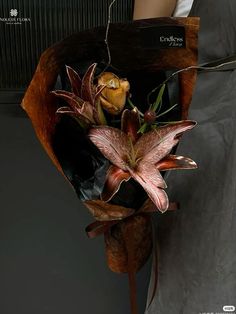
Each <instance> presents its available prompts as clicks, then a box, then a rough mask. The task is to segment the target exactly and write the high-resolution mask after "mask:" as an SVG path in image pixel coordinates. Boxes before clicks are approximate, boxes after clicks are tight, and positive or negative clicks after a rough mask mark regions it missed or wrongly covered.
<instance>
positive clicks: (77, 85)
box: [66, 65, 82, 96]
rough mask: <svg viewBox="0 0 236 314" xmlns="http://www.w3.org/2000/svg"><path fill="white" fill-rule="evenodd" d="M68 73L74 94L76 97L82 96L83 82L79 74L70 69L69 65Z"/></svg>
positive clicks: (67, 67)
mask: <svg viewBox="0 0 236 314" xmlns="http://www.w3.org/2000/svg"><path fill="white" fill-rule="evenodd" d="M66 72H67V75H68V78H69V80H70V84H71V89H72V92H73V93H74V94H75V95H76V96H80V89H81V85H82V80H81V78H80V76H79V74H78V73H77V72H76V71H75V70H74V69H72V68H71V67H69V66H68V65H67V66H66Z"/></svg>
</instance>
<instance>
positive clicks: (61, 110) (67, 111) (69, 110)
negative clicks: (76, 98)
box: [56, 106, 75, 114]
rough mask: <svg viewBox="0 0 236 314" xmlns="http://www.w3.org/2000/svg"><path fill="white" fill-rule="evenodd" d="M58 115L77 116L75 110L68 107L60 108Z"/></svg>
mask: <svg viewBox="0 0 236 314" xmlns="http://www.w3.org/2000/svg"><path fill="white" fill-rule="evenodd" d="M56 113H67V114H75V112H74V110H72V109H71V108H70V107H67V106H65V107H60V108H58V109H57V111H56Z"/></svg>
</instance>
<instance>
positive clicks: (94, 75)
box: [23, 19, 197, 314]
mask: <svg viewBox="0 0 236 314" xmlns="http://www.w3.org/2000/svg"><path fill="white" fill-rule="evenodd" d="M156 20H158V21H159V22H160V21H162V20H159V19H156ZM156 20H155V21H156ZM177 20H179V21H180V22H182V26H183V21H184V22H185V27H186V25H188V27H186V29H187V30H188V32H190V29H189V28H191V26H189V25H192V24H191V23H193V22H195V24H194V23H193V25H194V27H195V29H197V20H195V19H177ZM186 21H187V23H186ZM152 22H153V20H151V23H152ZM167 22H169V24H171V25H172V24H173V23H172V22H173V20H172V19H165V23H167ZM190 22H191V23H190ZM146 23H147V21H145V22H144V24H145V25H146ZM157 24H158V23H157ZM167 24H168V23H167ZM132 25H134V26H135V27H136V28H137V25H138V26H139V27H140V25H141V26H142V21H138V22H134V23H133V24H132ZM162 26H163V25H162ZM172 26H173V25H172ZM119 27H120V25H119V26H118V28H119ZM121 29H122V28H121ZM99 30H100V29H99ZM98 33H99V31H98ZM192 33H194V34H195V32H193V30H192ZM192 33H191V34H192ZM190 38H191V36H190ZM190 42H191V40H190ZM67 44H68V43H67ZM188 44H189V43H188ZM63 45H64V46H66V43H65V42H64V43H63ZM189 46H190V47H191V45H189ZM178 49H179V50H178ZM188 49H189V47H188ZM188 49H187V48H184V50H182V53H183V52H185V53H186V52H187V51H188ZM191 49H192V48H191ZM191 49H190V50H191ZM177 50H178V51H180V52H181V48H177ZM46 52H47V51H46ZM52 52H55V47H53V49H52V50H51V51H48V52H47V54H46V55H45V54H44V55H43V56H42V59H41V63H40V64H39V66H38V69H37V71H36V74H35V78H34V79H33V81H32V83H31V86H30V88H29V90H28V92H27V94H26V97H25V99H24V101H23V106H24V107H25V109H26V110H27V112H28V114H29V115H30V117H31V119H32V121H33V123H34V126H35V128H36V132H37V134H38V136H39V138H40V140H41V142H42V143H43V145H44V147H45V149H46V150H47V152H48V154H49V156H50V157H51V158H52V159H53V161H54V163H55V164H56V166H57V167H58V169H59V170H60V171H62V173H63V174H64V175H65V177H66V178H67V179H68V181H69V182H70V183H71V184H72V186H73V187H74V189H75V191H76V193H77V195H78V197H79V199H80V200H82V201H83V203H84V205H85V206H86V207H87V208H88V210H89V211H90V212H91V214H92V216H93V217H94V220H95V221H94V222H93V223H91V224H90V225H89V226H88V227H87V228H86V232H87V234H88V236H89V237H95V236H98V235H100V234H104V239H105V246H106V253H107V261H108V266H109V267H110V269H111V270H112V271H115V272H119V273H128V275H129V282H130V291H131V293H130V301H131V311H132V313H133V314H135V313H137V305H136V300H135V299H136V286H135V274H136V272H137V271H138V270H139V269H140V268H141V267H142V266H143V265H144V263H145V262H146V261H147V259H148V257H149V256H150V254H151V251H152V247H153V241H152V238H153V236H152V232H153V230H152V224H151V217H152V213H153V212H154V213H155V212H161V213H164V212H165V211H167V210H171V209H175V208H176V204H175V203H171V202H170V201H169V199H168V196H167V193H166V192H165V189H166V183H165V180H164V176H163V174H164V173H165V171H168V170H175V169H194V168H196V167H197V165H196V163H195V162H194V161H193V160H191V159H190V158H187V157H185V156H178V155H175V153H174V148H175V147H176V145H177V144H178V142H179V141H180V138H181V135H182V134H183V133H184V132H186V131H188V130H190V129H192V128H193V127H194V126H195V125H196V122H195V121H191V120H187V119H186V116H187V109H188V105H189V102H190V100H191V92H192V88H193V83H194V79H195V73H194V72H192V73H191V75H190V74H189V73H187V74H186V75H185V76H184V74H183V73H181V74H182V77H180V81H179V82H178V83H179V85H180V86H182V93H181V95H180V97H179V99H180V100H181V104H170V97H169V94H170V92H169V91H170V89H168V82H169V79H165V80H164V82H161V83H160V84H158V85H157V86H155V84H156V82H153V86H154V88H153V89H152V90H149V93H148V94H145V89H146V90H148V88H150V87H149V85H148V84H147V86H146V88H144V91H142V90H141V93H142V96H143V97H142V99H140V98H139V97H137V95H138V94H139V93H137V95H135V93H136V91H137V85H136V86H135V83H134V88H133V84H132V81H133V77H134V76H136V75H137V73H136V72H135V75H134V76H132V74H130V78H131V80H130V79H129V75H127V77H126V78H122V77H121V76H120V75H119V74H118V73H117V72H121V71H117V70H116V67H115V66H114V67H113V68H114V70H113V69H112V67H111V69H109V71H104V70H101V65H98V64H97V63H96V62H94V63H90V64H89V65H88V67H87V69H86V70H84V71H83V72H84V75H83V76H81V75H80V74H79V73H78V71H76V70H75V69H74V68H73V67H72V66H68V65H66V66H65V69H66V76H65V75H64V86H65V88H62V89H57V88H55V87H56V86H55V78H56V77H57V78H58V76H57V75H58V73H59V71H58V65H59V63H58V64H57V63H55V56H54V57H53V58H54V59H52V60H50V63H48V62H49V59H48V58H47V56H48V55H49V53H52ZM56 53H58V52H56ZM168 53H169V52H168ZM168 53H167V55H168ZM159 56H161V60H165V58H166V55H165V54H163V51H162V52H161V54H160V55H159ZM194 56H195V55H194ZM44 58H46V62H45V60H44ZM172 58H173V57H172ZM57 59H60V52H59V57H58V56H57ZM128 60H129V58H128ZM167 60H168V59H167ZM195 61H196V59H195V57H192V64H194V63H195ZM119 62H120V61H119ZM119 62H118V64H119ZM149 62H150V60H149ZM152 62H154V61H152ZM165 62H166V63H167V64H168V62H169V61H168V62H167V61H165ZM178 62H179V61H178ZM46 64H47V65H49V67H52V66H54V67H56V69H57V71H51V75H50V73H47V69H46V68H45V65H46ZM192 64H190V65H192ZM126 66H127V65H126ZM133 66H134V65H132V67H133ZM146 66H147V65H146ZM155 67H157V63H156V64H155V63H154V68H155ZM62 71H63V70H62ZM142 71H144V70H143V69H142ZM52 73H53V75H52ZM143 73H144V72H143ZM61 76H63V75H61ZM150 76H151V77H152V75H150ZM172 76H174V75H173V73H172ZM40 78H41V79H42V78H43V79H44V83H43V86H42V85H41V88H38V87H37V86H36V85H35V84H36V83H37V82H41V81H40ZM186 78H188V79H189V80H188V84H190V88H189V91H188V92H186V84H187V83H186ZM161 80H162V78H161ZM57 81H58V80H57ZM45 82H46V83H45ZM134 82H135V80H134ZM39 84H41V83H39ZM53 85H54V86H53ZM61 85H63V84H61ZM183 86H184V87H185V93H184V92H183ZM62 87H63V86H62ZM44 88H45V89H44ZM139 92H140V91H139ZM37 93H39V94H40V101H38V99H37V96H36V95H37ZM42 96H43V97H42ZM32 98H34V99H37V101H38V105H37V106H35V107H33V106H32V103H31V100H32ZM43 100H44V101H45V102H44V103H43ZM173 117H175V120H173ZM176 118H177V120H176ZM179 118H180V119H179ZM163 119H164V120H163ZM42 121H43V122H42ZM154 293H155V291H154V292H153V294H154Z"/></svg>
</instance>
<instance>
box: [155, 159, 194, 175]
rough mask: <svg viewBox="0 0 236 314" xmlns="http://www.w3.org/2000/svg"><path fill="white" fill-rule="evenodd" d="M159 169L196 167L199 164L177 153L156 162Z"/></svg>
mask: <svg viewBox="0 0 236 314" xmlns="http://www.w3.org/2000/svg"><path fill="white" fill-rule="evenodd" d="M156 168H157V169H158V170H159V171H166V170H175V169H196V168H197V164H196V163H195V162H194V161H193V160H192V159H190V158H187V157H183V156H176V155H168V156H166V157H165V158H163V159H162V160H160V161H159V162H158V163H157V164H156Z"/></svg>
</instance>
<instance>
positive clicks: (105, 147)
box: [88, 126, 130, 171]
mask: <svg viewBox="0 0 236 314" xmlns="http://www.w3.org/2000/svg"><path fill="white" fill-rule="evenodd" d="M88 136H89V138H90V140H91V141H92V142H93V143H94V145H96V146H97V148H98V149H99V150H100V151H101V152H102V154H103V155H104V156H105V157H106V158H107V159H108V160H109V161H110V162H111V163H112V164H113V165H115V166H117V167H118V168H121V169H122V170H124V171H127V163H126V161H127V158H128V156H130V145H129V144H130V143H129V138H128V136H127V135H126V134H125V133H124V132H122V131H121V130H119V129H116V128H112V127H109V126H100V127H94V128H92V129H90V131H89V134H88Z"/></svg>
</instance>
